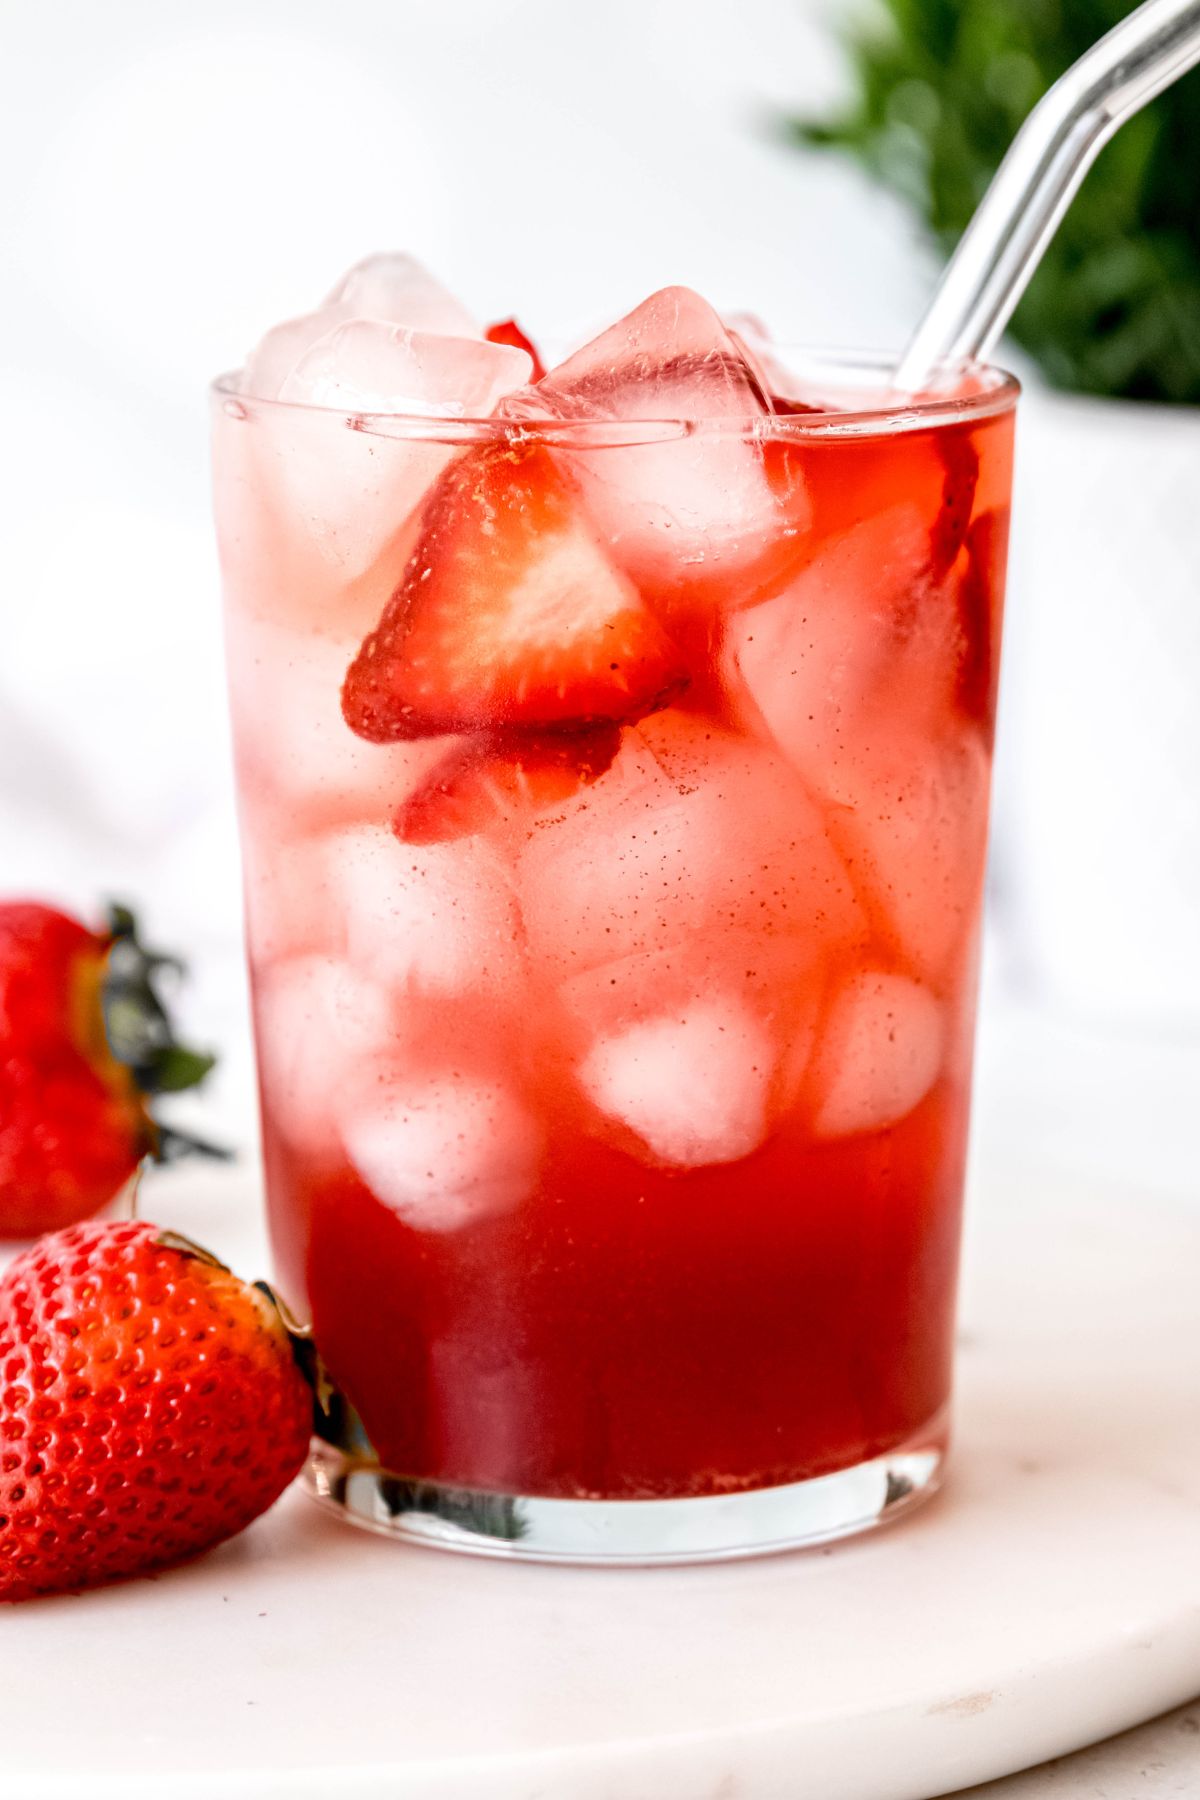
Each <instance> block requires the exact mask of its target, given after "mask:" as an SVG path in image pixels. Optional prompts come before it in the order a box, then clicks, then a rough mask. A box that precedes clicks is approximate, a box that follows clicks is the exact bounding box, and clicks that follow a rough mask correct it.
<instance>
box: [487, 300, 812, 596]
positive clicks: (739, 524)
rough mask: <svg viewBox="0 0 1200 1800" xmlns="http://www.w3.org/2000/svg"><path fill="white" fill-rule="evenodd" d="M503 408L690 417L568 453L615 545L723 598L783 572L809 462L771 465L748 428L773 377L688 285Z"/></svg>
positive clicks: (636, 560) (804, 518) (657, 584)
mask: <svg viewBox="0 0 1200 1800" xmlns="http://www.w3.org/2000/svg"><path fill="white" fill-rule="evenodd" d="M503 410H504V411H506V412H510V413H515V414H520V415H525V416H534V417H536V416H545V415H549V416H550V417H552V418H557V419H579V418H589V419H590V418H599V419H610V420H622V421H630V422H635V423H636V422H637V421H677V422H678V427H677V429H675V430H672V431H668V432H662V431H653V432H652V431H645V432H642V433H641V434H637V433H636V432H632V433H631V436H637V437H640V440H641V441H637V442H633V443H627V444H621V445H616V446H609V447H607V448H594V449H591V450H588V451H585V452H580V453H579V454H578V455H575V454H571V453H568V452H564V453H563V455H564V459H565V460H566V461H567V462H568V463H569V465H570V467H571V468H572V470H573V472H574V474H575V477H576V479H577V480H578V481H579V483H580V486H581V488H582V490H583V493H584V496H585V499H586V501H587V504H588V507H589V509H590V511H591V513H592V517H593V520H594V522H595V523H596V525H597V527H598V529H599V531H600V533H601V535H602V536H603V537H604V538H605V539H606V540H607V541H608V542H609V543H610V544H611V546H612V550H613V554H614V556H615V557H616V559H617V560H618V561H620V562H621V563H622V564H623V565H624V567H625V568H626V569H627V571H628V572H629V574H630V575H631V576H632V577H633V579H634V580H635V581H636V582H637V583H638V585H639V586H640V587H641V588H642V589H643V591H646V592H650V593H653V594H655V595H656V596H657V597H658V598H659V600H660V601H665V602H668V603H672V602H673V603H679V602H681V601H683V600H696V599H698V598H704V599H706V600H707V601H708V602H709V603H716V598H715V597H716V596H717V595H718V590H719V602H720V603H721V604H733V605H736V604H739V603H741V602H742V601H744V600H747V599H751V598H753V597H754V596H755V594H756V592H758V591H759V590H761V589H762V588H763V587H764V586H765V585H768V586H769V585H771V584H773V583H776V582H777V581H778V579H779V578H780V577H781V575H782V573H783V572H784V571H785V570H786V568H787V567H788V566H789V564H790V562H791V560H792V558H793V556H794V554H795V549H796V545H797V543H798V541H800V540H801V539H802V538H803V534H804V532H805V531H806V530H807V527H808V524H809V520H810V508H809V505H808V500H807V495H806V492H805V489H804V483H803V479H802V477H801V475H800V473H799V468H798V465H796V464H795V463H794V462H792V461H777V462H776V463H774V464H773V465H771V466H770V467H769V466H768V462H767V459H766V457H765V455H764V450H763V446H762V444H761V443H759V442H756V441H755V440H754V438H753V437H752V436H749V435H746V433H753V431H754V429H755V426H756V424H761V422H762V421H763V420H765V419H766V418H767V416H768V407H767V405H766V403H765V401H764V398H763V395H762V392H761V389H760V388H759V386H758V383H757V381H756V379H755V377H754V375H753V374H752V372H751V370H750V369H749V367H748V366H747V364H746V362H745V360H744V358H743V357H742V355H741V353H740V352H739V349H738V346H737V344H736V343H735V342H734V340H733V339H732V338H731V337H730V335H729V333H728V332H727V331H726V329H725V327H724V326H723V325H722V323H721V321H720V319H719V318H718V316H717V314H716V313H715V312H714V311H713V309H712V308H711V307H710V306H709V305H708V304H707V302H706V301H704V300H702V299H701V298H700V296H699V295H698V294H694V293H692V292H690V291H689V290H688V289H687V288H679V287H675V288H664V289H663V290H662V291H661V292H659V293H657V294H653V295H651V297H650V299H648V300H646V301H644V302H643V304H642V305H641V306H639V307H637V308H635V310H634V311H633V312H632V313H630V314H629V315H628V317H626V318H624V319H622V320H620V321H619V322H618V323H617V324H616V325H613V326H612V327H610V329H609V330H608V331H606V332H603V333H602V334H601V336H600V337H598V338H596V339H594V340H593V341H592V342H591V343H590V344H586V345H585V346H584V347H583V349H582V350H578V351H577V352H576V353H575V355H574V356H572V357H570V358H568V360H567V361H566V362H564V363H562V364H560V365H559V367H558V368H556V369H552V370H551V371H550V373H549V374H548V375H547V376H546V377H545V378H544V380H542V381H540V382H539V383H538V385H537V386H536V388H533V389H531V390H529V392H528V393H527V394H524V395H519V396H515V397H514V398H512V399H510V400H508V401H506V402H505V403H504V407H503ZM738 426H745V428H746V433H742V432H740V431H739V430H738V429H737V427H738ZM714 428H715V429H714Z"/></svg>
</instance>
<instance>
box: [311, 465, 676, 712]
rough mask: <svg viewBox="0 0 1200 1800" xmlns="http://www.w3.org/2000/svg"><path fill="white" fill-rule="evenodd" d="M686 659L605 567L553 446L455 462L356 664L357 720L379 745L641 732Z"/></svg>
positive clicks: (352, 684)
mask: <svg viewBox="0 0 1200 1800" xmlns="http://www.w3.org/2000/svg"><path fill="white" fill-rule="evenodd" d="M686 682H687V669H686V667H685V664H684V662H683V659H682V657H681V655H680V652H679V650H678V648H677V646H676V645H675V644H674V643H673V642H672V641H671V639H670V638H669V637H668V636H667V635H666V633H665V631H664V630H663V628H662V626H661V625H660V624H659V623H658V621H657V620H656V619H655V617H654V615H653V614H652V613H651V612H650V611H649V610H648V609H647V607H646V606H645V604H644V603H643V601H642V599H641V596H640V595H639V593H638V591H637V589H636V588H635V587H634V586H633V584H632V582H631V581H630V580H629V579H628V577H627V576H625V575H623V574H622V573H621V572H620V571H619V570H618V569H616V568H615V567H614V566H613V564H612V563H611V562H610V561H609V560H608V558H607V556H606V555H605V553H604V550H603V548H602V547H601V545H600V543H599V541H598V540H597V538H596V537H595V535H594V533H593V532H592V530H591V528H590V527H589V525H588V523H587V518H586V514H585V513H584V512H583V509H582V507H581V506H580V504H579V501H578V497H577V495H576V492H575V489H574V487H573V486H572V484H571V483H570V482H569V480H568V479H567V477H566V476H565V475H564V474H563V473H562V472H561V471H560V470H559V469H558V468H556V466H555V464H554V462H553V460H552V458H551V457H550V455H549V454H548V452H547V451H546V450H544V449H541V448H537V447H528V446H520V447H513V446H510V445H507V444H505V445H489V446H488V447H487V448H485V449H483V450H473V451H469V452H468V453H467V454H466V455H464V456H461V457H459V458H458V460H457V461H456V462H453V463H451V465H450V467H449V468H448V469H447V470H446V471H445V473H444V474H443V475H442V477H441V479H440V481H439V482H438V484H437V486H436V487H435V488H434V490H433V493H432V495H431V497H430V499H429V501H428V503H427V506H426V509H425V515H424V517H423V519H422V521H421V535H420V538H419V540H418V543H417V547H416V549H415V551H414V552H413V554H412V557H411V558H410V560H409V564H408V567H407V569H406V570H405V572H404V576H403V578H402V580H401V583H400V586H399V588H398V589H397V590H396V592H395V593H394V594H393V596H392V598H391V599H390V600H389V601H388V603H387V606H386V607H385V608H384V611H383V616H382V618H381V619H380V621H379V624H378V625H377V626H376V628H375V630H374V631H372V632H371V633H370V634H369V635H368V636H367V638H366V639H365V640H364V642H363V645H362V648H361V649H360V650H359V652H358V655H357V656H356V657H355V659H354V661H353V663H352V664H351V665H350V670H349V673H348V674H347V676H346V680H345V684H344V686H343V688H342V712H343V715H344V717H345V720H346V723H347V724H348V725H349V726H350V728H351V730H352V731H356V732H357V733H358V735H359V736H360V737H364V738H367V739H368V740H369V741H370V742H372V743H376V744H385V743H391V742H392V741H394V740H395V739H398V738H416V737H430V736H435V735H437V734H439V733H442V732H448V731H471V730H484V729H491V730H495V729H496V728H497V727H505V726H506V727H509V728H513V727H515V728H517V729H521V730H529V729H534V730H536V729H543V730H544V729H547V728H551V729H553V728H559V729H564V730H574V731H579V730H581V729H583V728H584V727H585V726H588V725H597V724H601V723H605V722H608V723H611V722H614V721H617V720H622V721H624V720H633V719H638V718H641V717H642V716H643V714H645V713H648V712H654V711H655V710H656V709H657V708H658V707H660V706H664V705H666V704H667V702H668V701H669V700H670V699H672V698H673V697H674V695H675V694H677V693H678V692H680V690H681V689H682V688H683V687H684V686H685V685H686Z"/></svg>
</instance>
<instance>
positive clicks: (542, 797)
mask: <svg viewBox="0 0 1200 1800" xmlns="http://www.w3.org/2000/svg"><path fill="white" fill-rule="evenodd" d="M620 742H621V729H620V726H618V725H599V726H597V727H595V728H594V729H593V730H591V731H582V732H578V733H574V732H572V733H569V734H568V733H565V732H564V733H561V734H556V735H554V736H547V737H531V738H525V739H521V740H518V741H516V742H509V743H508V744H506V745H499V744H497V745H493V744H490V743H489V742H487V741H486V740H484V741H482V742H476V743H468V744H466V745H460V746H458V747H457V748H456V749H454V750H452V751H451V752H450V754H449V755H448V756H447V757H446V758H445V759H444V761H442V762H440V763H438V765H437V767H436V768H434V769H432V770H431V771H430V774H429V777H428V779H427V780H426V781H425V782H424V783H423V784H422V785H421V787H419V788H418V789H417V791H416V793H415V794H413V795H411V796H410V798H409V799H408V800H406V801H405V803H404V805H403V806H402V807H401V808H400V809H399V811H398V812H397V814H396V816H395V819H394V820H393V822H392V829H393V831H394V832H395V833H396V836H397V837H398V838H399V839H400V840H401V842H402V843H405V844H440V843H446V842H449V841H450V840H451V839H453V838H461V837H471V836H473V835H474V834H475V833H477V832H481V831H486V830H488V828H489V827H490V826H493V825H497V824H502V823H505V822H507V821H508V820H510V819H512V818H514V817H519V816H520V815H521V814H522V813H543V812H548V811H550V810H551V809H552V808H554V807H556V806H561V805H562V804H563V802H564V801H567V800H572V799H574V797H575V795H576V794H577V793H578V792H579V790H580V789H581V788H584V787H588V786H590V784H591V783H592V782H593V781H598V780H599V779H600V777H601V775H603V774H604V773H605V771H606V770H607V769H609V768H610V767H611V766H612V762H613V758H614V757H615V756H616V754H617V749H618V747H619V745H620Z"/></svg>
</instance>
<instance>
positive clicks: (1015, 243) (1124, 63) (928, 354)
mask: <svg viewBox="0 0 1200 1800" xmlns="http://www.w3.org/2000/svg"><path fill="white" fill-rule="evenodd" d="M1198 62H1200V0H1146V3H1145V5H1143V6H1139V7H1138V8H1137V10H1136V12H1132V13H1130V15H1129V17H1128V18H1127V19H1122V21H1121V23H1120V24H1119V25H1117V26H1114V28H1113V29H1112V31H1110V32H1109V33H1108V34H1107V36H1105V37H1102V38H1101V39H1100V41H1099V42H1098V43H1096V44H1094V45H1093V46H1092V48H1091V49H1090V50H1088V51H1086V52H1085V54H1084V55H1083V56H1081V57H1080V58H1079V61H1078V62H1076V63H1073V64H1072V66H1071V67H1070V68H1069V69H1068V70H1067V72H1066V74H1065V75H1063V76H1061V77H1060V78H1059V80H1058V81H1056V82H1055V84H1054V86H1053V87H1052V88H1051V89H1050V90H1049V92H1048V93H1046V94H1044V95H1043V96H1042V98H1041V100H1039V101H1038V104H1037V105H1036V106H1035V107H1034V109H1033V111H1032V112H1031V113H1030V115H1029V117H1028V118H1027V119H1026V121H1025V123H1024V124H1023V125H1022V127H1021V129H1020V131H1019V132H1018V133H1017V135H1016V137H1015V138H1014V139H1013V142H1012V145H1011V147H1010V149H1009V151H1008V154H1007V155H1006V156H1005V158H1004V161H1003V162H1002V163H1001V165H1000V167H999V169H998V170H997V171H996V174H995V177H994V179H993V181H992V184H991V186H990V187H989V188H988V190H987V193H986V194H985V195H984V197H983V199H982V201H981V202H980V204H979V207H978V209H977V210H976V213H975V216H974V218H973V219H972V220H971V223H970V224H969V225H968V226H967V229H966V231H965V232H964V233H963V235H962V237H961V239H960V240H959V244H958V248H957V249H956V250H955V252H954V255H953V256H952V258H951V259H950V262H949V263H948V264H947V267H946V270H945V272H944V274H943V276H942V279H941V281H940V283H939V284H938V287H937V291H936V292H935V294H934V296H933V300H932V302H931V303H930V306H929V309H928V311H927V312H926V314H925V316H924V318H923V319H922V320H921V323H920V324H919V325H918V326H917V329H916V331H915V332H914V334H913V337H912V339H911V341H910V343H909V345H908V348H907V350H905V352H904V355H903V356H902V357H901V359H900V364H899V367H898V368H897V370H896V376H895V387H896V388H897V390H898V391H900V392H902V393H906V394H914V393H919V392H920V391H921V390H922V389H923V388H927V387H928V386H929V385H930V383H931V382H934V384H935V385H936V382H935V371H936V370H937V368H938V366H939V365H947V366H955V367H956V366H957V365H958V364H960V363H963V362H973V361H977V360H981V359H982V358H983V357H985V356H986V355H987V353H988V351H989V350H990V349H991V348H992V346H993V345H994V344H995V342H996V339H997V338H998V337H999V336H1000V333H1001V332H1002V331H1003V330H1004V327H1005V325H1007V323H1008V321H1009V318H1010V317H1011V315H1012V312H1013V308H1014V307H1015V306H1016V304H1017V301H1018V300H1019V299H1020V298H1021V295H1022V294H1023V293H1024V291H1025V286H1026V283H1027V282H1028V280H1029V278H1030V276H1031V275H1032V274H1033V271H1034V270H1035V269H1036V267H1037V265H1038V262H1039V261H1040V260H1041V257H1042V253H1043V252H1044V250H1045V249H1046V246H1047V244H1049V242H1050V239H1051V238H1052V237H1053V235H1054V233H1055V231H1056V230H1057V228H1058V224H1059V221H1060V220H1061V218H1062V216H1063V214H1064V213H1065V212H1066V210H1067V207H1068V206H1069V205H1070V203H1071V201H1072V199H1073V198H1074V196H1075V193H1076V190H1077V189H1078V187H1079V184H1080V182H1081V181H1082V180H1083V178H1084V176H1085V175H1086V174H1087V171H1088V170H1089V169H1090V168H1091V166H1092V163H1093V162H1094V161H1095V158H1096V156H1097V154H1098V152H1099V151H1100V149H1101V148H1102V147H1103V145H1104V144H1106V143H1107V142H1108V140H1109V138H1110V137H1111V136H1112V135H1113V133H1114V132H1115V131H1116V130H1117V128H1118V127H1119V126H1121V125H1123V124H1124V123H1125V120H1126V119H1128V118H1130V117H1131V116H1132V115H1133V114H1134V113H1135V112H1138V111H1140V109H1141V108H1142V107H1143V106H1145V105H1146V104H1147V102H1148V101H1150V100H1153V99H1154V97H1155V95H1156V94H1161V93H1162V91H1163V89H1164V88H1167V87H1170V85H1171V83H1172V82H1174V81H1178V79H1179V77H1180V76H1181V75H1184V74H1186V73H1187V71H1188V70H1189V69H1190V68H1192V67H1193V66H1194V65H1195V64H1196V63H1198ZM1184 178H1185V179H1186V174H1185V176H1184ZM1197 205H1200V195H1198V196H1197Z"/></svg>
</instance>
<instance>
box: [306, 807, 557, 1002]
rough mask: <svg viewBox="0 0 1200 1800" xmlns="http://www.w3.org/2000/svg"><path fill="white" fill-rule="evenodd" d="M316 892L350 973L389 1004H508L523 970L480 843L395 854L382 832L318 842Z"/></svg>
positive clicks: (515, 914) (517, 929) (503, 892)
mask: <svg viewBox="0 0 1200 1800" xmlns="http://www.w3.org/2000/svg"><path fill="white" fill-rule="evenodd" d="M325 859H326V862H325V866H326V870H327V875H326V879H325V884H324V888H323V893H324V896H325V899H326V903H327V906H328V910H329V914H330V917H331V918H333V919H336V920H337V921H338V922H339V926H340V929H341V931H342V933H343V941H344V943H345V946H346V952H347V955H348V956H349V958H350V960H351V961H352V962H353V963H354V965H355V967H356V968H358V969H361V970H362V971H363V972H364V973H366V974H367V975H369V976H370V978H371V979H372V980H373V981H376V982H378V983H380V984H381V985H382V986H384V987H386V988H387V989H388V990H389V991H390V992H392V993H393V994H396V995H398V996H411V995H413V994H417V993H433V994H441V995H445V996H453V995H459V996H466V995H470V996H473V997H474V998H475V999H477V1000H480V1001H483V1000H493V1001H494V1000H497V999H500V998H512V997H513V996H514V995H515V994H516V993H517V991H518V990H519V984H520V982H521V980H522V976H523V970H524V960H523V956H522V952H521V947H520V946H521V921H520V914H519V911H518V908H517V903H516V898H515V896H514V894H513V891H512V886H511V877H510V876H509V874H508V871H507V869H506V867H505V865H504V864H503V863H502V862H501V861H500V859H499V858H498V857H497V856H496V854H495V852H494V851H492V850H491V848H490V846H488V845H487V844H486V843H485V842H484V841H483V840H482V839H479V838H462V839H459V840H457V841H456V842H454V843H448V844H423V845H419V846H418V845H413V844H402V843H400V842H399V840H398V839H397V838H396V837H395V836H393V834H392V832H391V830H390V829H389V828H388V827H387V826H384V825H364V826H360V827H357V828H355V829H353V830H350V831H341V832H336V833H333V834H331V835H330V836H329V837H328V838H327V839H326V841H325Z"/></svg>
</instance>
